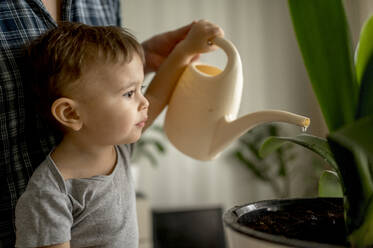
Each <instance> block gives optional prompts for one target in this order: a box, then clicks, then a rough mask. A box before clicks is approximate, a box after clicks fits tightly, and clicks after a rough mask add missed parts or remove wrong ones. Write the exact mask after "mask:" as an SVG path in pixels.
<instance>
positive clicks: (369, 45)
mask: <svg viewBox="0 0 373 248" xmlns="http://www.w3.org/2000/svg"><path fill="white" fill-rule="evenodd" d="M372 41H373V16H371V17H370V18H369V19H368V20H367V21H366V22H365V23H364V25H363V28H362V29H361V32H360V38H359V45H358V49H357V53H356V76H357V80H358V82H359V83H360V84H361V80H362V78H363V75H364V72H365V71H366V67H367V65H368V62H369V60H370V58H371V56H372V54H373V42H372Z"/></svg>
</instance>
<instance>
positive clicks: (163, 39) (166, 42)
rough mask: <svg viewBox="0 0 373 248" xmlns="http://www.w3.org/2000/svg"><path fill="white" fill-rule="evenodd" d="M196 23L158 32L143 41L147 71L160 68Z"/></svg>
mask: <svg viewBox="0 0 373 248" xmlns="http://www.w3.org/2000/svg"><path fill="white" fill-rule="evenodd" d="M194 23H195V22H192V23H190V24H188V25H186V26H183V27H181V28H178V29H175V30H172V31H169V32H166V33H161V34H158V35H156V36H153V37H152V38H150V39H148V40H146V41H144V42H143V43H142V46H143V48H144V51H145V60H146V65H145V73H148V72H154V71H157V70H158V68H159V66H160V65H161V64H162V62H163V61H164V60H165V59H166V58H167V56H168V55H169V54H170V53H171V51H172V50H173V49H174V47H175V46H176V45H177V44H178V43H179V42H180V41H181V40H183V39H185V37H186V35H187V34H188V32H189V30H190V29H191V27H192V25H193V24H194ZM195 59H197V58H195Z"/></svg>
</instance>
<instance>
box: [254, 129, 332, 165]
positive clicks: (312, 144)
mask: <svg viewBox="0 0 373 248" xmlns="http://www.w3.org/2000/svg"><path fill="white" fill-rule="evenodd" d="M287 142H291V143H295V144H298V145H301V146H303V147H305V148H307V149H309V150H311V151H313V152H315V153H316V154H318V155H320V156H321V157H322V158H324V160H325V161H327V162H328V163H329V164H330V165H331V166H333V168H334V169H336V170H338V167H337V164H336V162H335V160H334V157H333V154H332V153H331V151H330V148H329V145H328V143H327V141H326V140H325V139H322V138H319V137H316V136H313V135H309V134H300V135H298V136H296V137H269V138H267V139H266V140H265V141H264V143H263V144H262V146H261V148H260V155H261V156H263V157H265V156H267V155H268V154H270V153H272V152H273V151H275V150H277V149H279V148H280V147H281V146H282V145H284V144H285V143H287Z"/></svg>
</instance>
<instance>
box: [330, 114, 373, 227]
mask: <svg viewBox="0 0 373 248" xmlns="http://www.w3.org/2000/svg"><path fill="white" fill-rule="evenodd" d="M372 127H373V116H370V117H367V118H363V119H360V120H358V121H356V122H355V123H353V124H350V125H348V126H346V127H343V128H341V129H340V130H338V131H336V132H334V133H331V134H330V135H329V136H328V141H329V144H330V147H331V150H332V152H333V154H334V157H335V158H336V161H337V164H338V167H339V171H340V178H341V181H342V184H343V187H344V190H345V191H344V194H345V196H346V200H347V202H346V211H347V214H346V216H347V219H346V224H347V227H348V231H349V233H351V232H353V231H354V230H357V229H359V228H360V226H361V225H362V223H363V222H364V219H365V218H366V216H367V215H368V214H369V213H367V212H366V211H367V209H368V206H369V204H370V202H371V198H372V197H373V181H372V175H371V171H372V170H371V168H370V167H369V166H370V165H369V159H371V161H373V160H372V158H373V143H372V141H373V132H372V131H371V129H372Z"/></svg>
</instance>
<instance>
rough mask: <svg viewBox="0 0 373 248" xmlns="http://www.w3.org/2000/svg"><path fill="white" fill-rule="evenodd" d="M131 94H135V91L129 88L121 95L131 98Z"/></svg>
mask: <svg viewBox="0 0 373 248" xmlns="http://www.w3.org/2000/svg"><path fill="white" fill-rule="evenodd" d="M133 94H135V91H134V90H131V91H128V92H127V93H125V94H124V95H123V96H125V97H128V98H131V97H132V96H133Z"/></svg>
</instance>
